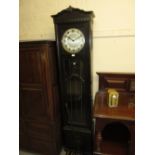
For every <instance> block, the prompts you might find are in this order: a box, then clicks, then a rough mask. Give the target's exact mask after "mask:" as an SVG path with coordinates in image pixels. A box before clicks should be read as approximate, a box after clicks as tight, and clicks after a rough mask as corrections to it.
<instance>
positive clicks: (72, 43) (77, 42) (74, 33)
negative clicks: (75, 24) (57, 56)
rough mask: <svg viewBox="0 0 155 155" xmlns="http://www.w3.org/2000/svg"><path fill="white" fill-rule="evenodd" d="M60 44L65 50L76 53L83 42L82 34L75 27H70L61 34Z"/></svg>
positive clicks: (80, 48) (82, 45)
mask: <svg viewBox="0 0 155 155" xmlns="http://www.w3.org/2000/svg"><path fill="white" fill-rule="evenodd" d="M61 42H62V46H63V48H64V50H65V51H66V52H69V53H78V52H80V51H81V50H82V48H83V47H84V44H85V37H84V34H83V33H82V32H81V31H80V30H79V29H77V28H70V29H68V30H66V31H65V33H64V34H63V36H62V40H61Z"/></svg>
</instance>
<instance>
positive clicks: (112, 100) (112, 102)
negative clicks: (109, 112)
mask: <svg viewBox="0 0 155 155" xmlns="http://www.w3.org/2000/svg"><path fill="white" fill-rule="evenodd" d="M118 99H119V93H118V92H117V91H116V90H115V89H108V106H109V107H110V108H113V107H118Z"/></svg>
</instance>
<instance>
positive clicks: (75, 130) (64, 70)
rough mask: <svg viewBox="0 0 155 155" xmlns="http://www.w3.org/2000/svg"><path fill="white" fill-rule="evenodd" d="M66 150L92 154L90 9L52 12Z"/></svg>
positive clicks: (91, 15)
mask: <svg viewBox="0 0 155 155" xmlns="http://www.w3.org/2000/svg"><path fill="white" fill-rule="evenodd" d="M52 17H53V20H54V25H55V35H56V43H57V59H58V70H59V85H60V96H61V112H62V135H63V145H64V147H65V149H69V150H73V151H77V152H78V151H79V152H83V153H84V154H91V151H92V150H91V149H92V99H91V49H92V19H93V17H94V14H93V12H92V11H83V10H80V9H77V8H73V7H69V8H67V9H65V10H62V11H61V12H59V13H58V14H56V15H53V16H52Z"/></svg>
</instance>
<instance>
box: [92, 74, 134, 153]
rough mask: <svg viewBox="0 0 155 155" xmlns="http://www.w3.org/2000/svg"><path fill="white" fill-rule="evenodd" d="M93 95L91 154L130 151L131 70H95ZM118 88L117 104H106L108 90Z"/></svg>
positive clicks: (131, 116) (132, 130) (132, 102)
mask: <svg viewBox="0 0 155 155" xmlns="http://www.w3.org/2000/svg"><path fill="white" fill-rule="evenodd" d="M98 75H99V91H98V92H97V93H96V96H95V103H94V119H95V135H94V155H98V154H101V155H105V154H108V155H134V154H135V152H134V147H135V146H134V145H135V101H134V96H135V92H134V91H135V90H134V83H135V82H134V81H135V75H134V74H121V73H98ZM111 88H112V89H115V90H117V92H119V99H118V106H117V107H113V108H110V107H109V106H108V99H109V96H108V90H109V89H111Z"/></svg>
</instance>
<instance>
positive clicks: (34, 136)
mask: <svg viewBox="0 0 155 155" xmlns="http://www.w3.org/2000/svg"><path fill="white" fill-rule="evenodd" d="M19 80H20V81H19V85H20V92H19V134H20V136H19V138H20V140H19V143H20V148H22V149H26V150H30V151H34V152H39V153H42V154H54V155H58V154H59V152H60V148H61V141H60V113H59V98H58V85H57V70H56V48H55V42H54V41H31V42H20V44H19Z"/></svg>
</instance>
